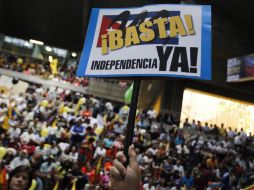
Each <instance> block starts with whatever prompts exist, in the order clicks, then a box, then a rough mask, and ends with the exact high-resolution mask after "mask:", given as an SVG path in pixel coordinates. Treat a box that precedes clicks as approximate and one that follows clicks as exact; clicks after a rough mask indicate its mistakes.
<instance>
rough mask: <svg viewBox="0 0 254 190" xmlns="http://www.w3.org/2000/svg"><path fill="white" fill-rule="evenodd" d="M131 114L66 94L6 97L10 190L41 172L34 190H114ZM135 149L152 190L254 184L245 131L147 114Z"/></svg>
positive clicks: (0, 126)
mask: <svg viewBox="0 0 254 190" xmlns="http://www.w3.org/2000/svg"><path fill="white" fill-rule="evenodd" d="M128 113H129V107H128V106H127V105H121V104H117V103H112V102H109V101H106V100H102V99H99V98H96V97H93V96H87V95H84V94H81V93H76V92H71V91H69V90H64V89H60V88H53V87H52V88H44V87H42V86H40V85H35V84H30V86H29V88H28V89H27V91H26V93H20V94H9V95H7V94H4V93H3V92H1V93H0V158H1V173H0V184H1V185H2V189H4V187H6V185H7V184H6V183H7V179H8V177H7V176H8V173H9V172H10V171H12V170H13V169H15V168H17V167H20V166H28V167H29V168H31V169H32V171H33V179H34V180H33V183H32V187H31V189H36V190H50V189H53V190H57V189H59V190H65V189H67V190H70V189H76V190H83V189H109V170H110V167H111V166H112V162H113V159H114V158H115V155H116V153H117V152H118V151H121V150H122V149H123V141H124V132H125V130H126V125H127V119H128ZM133 143H134V145H135V148H136V152H137V155H138V157H137V158H138V163H139V165H140V169H141V173H142V183H141V184H140V185H141V189H144V190H174V189H181V188H182V187H185V188H186V189H187V190H189V189H197V190H198V189H200V190H203V189H216V188H221V189H230V190H234V189H241V188H243V187H246V186H248V185H250V184H252V183H253V180H254V175H253V174H254V173H253V171H254V160H253V155H254V149H253V137H252V134H248V135H247V134H246V133H245V132H244V130H243V129H241V130H239V131H238V130H237V129H234V130H232V129H231V128H230V127H228V126H227V127H226V126H224V125H223V124H220V126H217V125H215V124H208V123H201V122H200V121H197V122H196V121H195V120H193V121H191V122H190V121H189V120H188V119H186V120H185V121H184V122H183V127H182V128H179V126H178V125H176V122H175V121H174V118H173V117H172V116H171V115H169V114H164V115H160V114H158V113H157V112H156V111H155V110H154V109H153V108H150V109H148V110H142V109H139V110H138V111H137V115H136V126H135V131H134V139H133ZM31 175H32V174H31Z"/></svg>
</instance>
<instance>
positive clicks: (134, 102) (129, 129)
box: [124, 77, 141, 165]
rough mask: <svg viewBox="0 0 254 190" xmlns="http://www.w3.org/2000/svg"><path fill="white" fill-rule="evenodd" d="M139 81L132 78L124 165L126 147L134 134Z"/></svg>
mask: <svg viewBox="0 0 254 190" xmlns="http://www.w3.org/2000/svg"><path fill="white" fill-rule="evenodd" d="M140 83H141V78H140V77H136V78H135V79H134V85H133V91H132V96H131V104H130V112H129V117H128V123H127V129H126V134H125V142H124V155H125V156H126V160H127V161H126V163H125V165H128V164H129V156H128V149H129V146H130V145H131V144H132V139H133V134H134V127H135V118H136V110H137V103H138V95H139V88H140Z"/></svg>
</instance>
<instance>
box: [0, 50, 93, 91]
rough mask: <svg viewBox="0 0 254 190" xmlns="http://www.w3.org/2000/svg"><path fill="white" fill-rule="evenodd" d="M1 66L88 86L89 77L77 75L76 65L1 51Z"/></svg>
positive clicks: (45, 77)
mask: <svg viewBox="0 0 254 190" xmlns="http://www.w3.org/2000/svg"><path fill="white" fill-rule="evenodd" d="M0 68H3V69H9V70H12V71H17V72H21V73H24V74H27V75H36V76H40V77H41V78H43V79H52V80H55V81H62V82H67V83H69V84H73V85H75V86H83V87H86V86H88V83H89V80H88V78H79V77H76V76H75V73H76V69H77V68H76V67H75V66H70V67H69V66H67V65H64V64H60V63H58V61H57V60H52V61H51V62H49V61H45V60H39V59H34V58H32V57H26V56H19V55H16V54H11V53H7V52H3V51H0Z"/></svg>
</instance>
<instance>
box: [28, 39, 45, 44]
mask: <svg viewBox="0 0 254 190" xmlns="http://www.w3.org/2000/svg"><path fill="white" fill-rule="evenodd" d="M29 41H30V42H31V43H34V44H37V45H43V44H44V43H43V42H42V41H38V40H33V39H30V40H29Z"/></svg>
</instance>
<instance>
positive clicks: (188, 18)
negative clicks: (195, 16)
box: [184, 15, 195, 35]
mask: <svg viewBox="0 0 254 190" xmlns="http://www.w3.org/2000/svg"><path fill="white" fill-rule="evenodd" d="M184 19H185V22H186V25H187V28H188V32H187V33H188V34H189V35H194V34H195V30H194V27H193V22H192V16H191V15H184Z"/></svg>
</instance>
